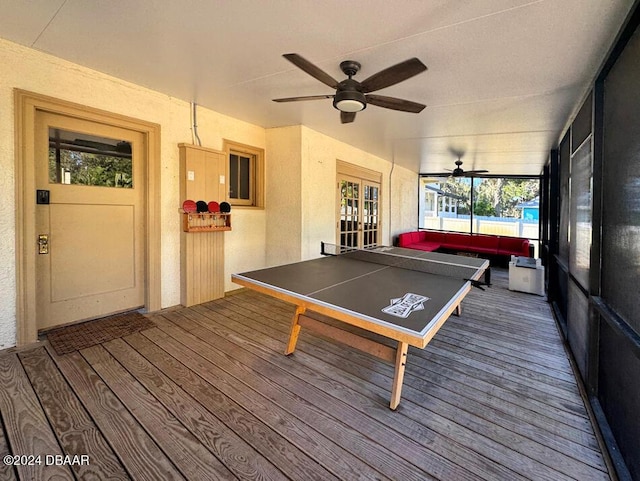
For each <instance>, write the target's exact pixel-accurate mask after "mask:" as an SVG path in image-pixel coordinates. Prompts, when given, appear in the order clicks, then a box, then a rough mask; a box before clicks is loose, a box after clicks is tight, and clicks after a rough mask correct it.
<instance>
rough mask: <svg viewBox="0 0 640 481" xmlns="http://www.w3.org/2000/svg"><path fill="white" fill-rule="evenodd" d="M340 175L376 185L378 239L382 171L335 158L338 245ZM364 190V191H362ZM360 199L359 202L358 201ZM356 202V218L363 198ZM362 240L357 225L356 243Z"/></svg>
mask: <svg viewBox="0 0 640 481" xmlns="http://www.w3.org/2000/svg"><path fill="white" fill-rule="evenodd" d="M342 177H351V178H352V179H353V180H358V181H359V182H360V185H361V186H362V184H363V183H365V182H371V183H373V184H377V186H378V240H379V239H381V236H382V172H378V171H377V170H372V169H367V168H366V167H361V166H359V165H355V164H351V163H349V162H345V161H344V160H340V159H336V183H337V190H336V195H337V200H336V245H340V233H341V231H340V201H341V195H340V180H341V179H342ZM363 192H364V191H363ZM360 201H361V202H360ZM360 201H359V203H358V209H359V213H358V218H359V219H360V218H361V213H362V207H363V206H364V198H362V199H360ZM363 240H364V234H363V231H362V228H361V227H358V243H359V244H362V241H363Z"/></svg>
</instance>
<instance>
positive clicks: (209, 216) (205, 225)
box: [182, 212, 231, 232]
mask: <svg viewBox="0 0 640 481" xmlns="http://www.w3.org/2000/svg"><path fill="white" fill-rule="evenodd" d="M182 230H183V231H184V232H218V231H225V230H231V214H223V213H220V212H217V213H209V212H205V213H201V214H198V213H187V212H183V213H182Z"/></svg>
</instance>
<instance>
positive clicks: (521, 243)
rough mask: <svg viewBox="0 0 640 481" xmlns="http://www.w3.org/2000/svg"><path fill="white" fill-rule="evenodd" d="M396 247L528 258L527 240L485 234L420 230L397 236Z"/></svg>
mask: <svg viewBox="0 0 640 481" xmlns="http://www.w3.org/2000/svg"><path fill="white" fill-rule="evenodd" d="M398 247H406V248H408V249H418V250H422V251H435V250H438V249H443V250H453V251H462V252H474V253H477V254H484V255H495V256H508V257H510V256H512V255H514V256H525V257H529V256H530V250H529V240H528V239H523V238H521V237H500V236H494V235H485V234H473V235H471V234H463V233H458V232H440V231H431V230H421V231H416V232H405V233H403V234H400V235H399V236H398Z"/></svg>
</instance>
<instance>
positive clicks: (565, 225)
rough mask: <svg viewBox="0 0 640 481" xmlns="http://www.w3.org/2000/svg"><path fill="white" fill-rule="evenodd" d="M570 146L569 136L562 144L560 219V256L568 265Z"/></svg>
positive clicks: (566, 136)
mask: <svg viewBox="0 0 640 481" xmlns="http://www.w3.org/2000/svg"><path fill="white" fill-rule="evenodd" d="M569 144H570V141H569V134H567V135H565V137H564V139H562V142H561V144H560V186H559V187H560V189H559V190H560V192H559V194H560V209H559V210H560V212H559V214H560V218H559V219H558V221H559V228H558V256H559V257H560V258H561V259H562V260H563V261H564V262H566V263H568V262H569V212H570V197H569V195H570V184H569V182H570V178H569V175H570V171H569V168H570V166H571V152H570V151H571V146H570V145H569Z"/></svg>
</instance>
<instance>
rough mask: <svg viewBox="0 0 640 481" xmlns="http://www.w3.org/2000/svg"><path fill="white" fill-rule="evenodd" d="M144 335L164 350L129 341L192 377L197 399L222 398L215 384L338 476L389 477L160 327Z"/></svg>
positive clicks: (167, 366)
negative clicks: (203, 382)
mask: <svg viewBox="0 0 640 481" xmlns="http://www.w3.org/2000/svg"><path fill="white" fill-rule="evenodd" d="M143 335H144V337H145V338H147V339H149V341H152V342H153V343H155V344H156V346H157V347H158V348H160V349H162V350H158V349H154V348H151V347H149V345H148V343H143V342H141V341H140V340H139V339H137V338H135V339H134V336H130V337H128V338H127V341H129V342H132V341H134V340H135V342H132V344H133V345H134V346H135V347H136V349H138V350H140V352H141V353H143V355H144V356H145V357H147V358H148V359H152V360H153V362H154V364H156V365H158V366H162V369H163V371H165V372H171V373H172V377H174V379H180V380H182V379H185V380H187V381H189V382H185V383H184V384H183V385H182V386H183V388H184V389H188V390H189V393H190V394H191V395H193V396H198V399H200V398H201V396H210V399H211V401H216V400H219V399H218V396H215V395H214V394H215V392H213V391H211V389H212V386H215V387H216V388H218V389H220V392H222V393H223V394H224V395H225V396H227V397H229V399H232V400H233V401H234V402H236V403H237V404H238V405H240V406H242V407H244V408H245V409H250V410H251V412H253V413H255V415H256V417H258V418H259V419H260V420H262V421H263V422H264V423H266V424H267V425H268V426H269V427H271V428H272V429H273V430H274V431H276V432H278V433H279V434H280V435H282V436H283V437H285V438H286V439H288V440H289V441H290V442H291V443H293V444H295V445H296V446H298V448H299V449H300V450H301V451H303V452H305V453H307V454H308V455H309V456H312V457H313V459H314V460H315V461H316V462H318V463H320V465H321V466H322V467H324V468H325V469H326V470H327V471H329V472H331V473H332V474H333V475H335V476H336V477H338V478H344V479H354V480H362V481H365V480H370V479H389V478H386V477H384V476H382V474H380V473H379V472H378V471H375V470H374V469H373V468H371V467H370V466H369V465H367V464H365V463H364V462H362V460H361V459H360V458H358V457H356V456H354V455H353V454H352V453H351V452H350V451H349V450H347V449H345V448H343V447H342V446H341V445H339V444H337V443H335V442H334V441H333V440H332V439H329V438H326V437H323V436H317V435H316V434H315V432H314V430H313V429H312V428H311V427H310V426H309V425H308V424H306V423H305V422H304V421H303V420H302V419H300V418H298V417H295V416H292V415H291V413H290V412H289V411H287V410H285V409H284V408H283V407H281V406H280V405H279V404H277V403H275V402H274V400H272V399H269V398H267V397H264V396H262V395H260V394H259V393H257V392H256V391H254V390H252V389H251V388H250V387H249V386H247V385H245V384H244V383H242V382H239V381H238V380H237V379H236V378H234V377H232V376H231V375H230V374H229V373H227V372H226V371H224V370H222V369H221V368H220V367H219V366H218V365H216V364H214V363H211V362H209V361H207V360H206V359H204V358H203V357H202V356H199V355H198V354H196V353H195V352H193V351H191V350H190V349H187V348H185V347H184V346H183V345H182V344H179V343H178V342H175V340H174V339H173V338H172V337H171V336H170V335H168V334H166V333H165V332H163V331H161V330H159V329H149V330H147V331H145V332H144V333H143ZM167 354H169V356H168V355H167ZM174 358H175V360H174ZM186 368H188V370H187V369H186ZM190 372H192V374H190ZM198 377H201V378H202V379H204V380H205V381H207V382H208V383H209V386H203V384H202V382H198V381H197V379H198Z"/></svg>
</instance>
